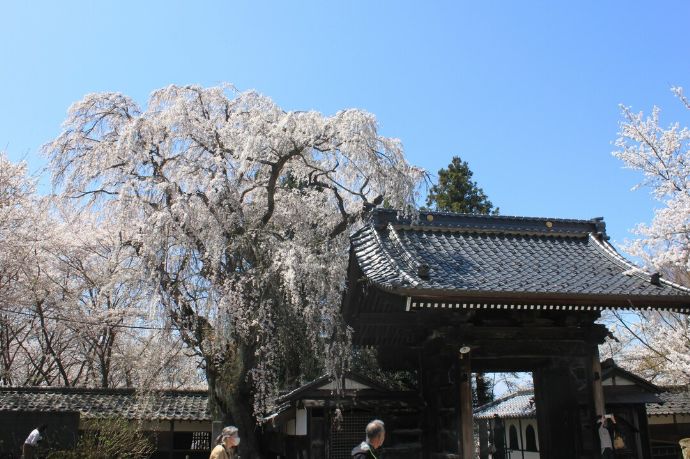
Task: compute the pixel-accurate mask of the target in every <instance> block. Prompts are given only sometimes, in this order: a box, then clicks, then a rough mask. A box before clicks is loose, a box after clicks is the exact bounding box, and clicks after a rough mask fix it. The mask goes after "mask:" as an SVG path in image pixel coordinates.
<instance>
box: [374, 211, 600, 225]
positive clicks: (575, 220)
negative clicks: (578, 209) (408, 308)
mask: <svg viewBox="0 0 690 459" xmlns="http://www.w3.org/2000/svg"><path fill="white" fill-rule="evenodd" d="M384 213H385V214H395V215H396V217H397V215H398V210H396V209H376V210H375V211H374V213H373V214H372V215H373V217H374V219H376V217H378V216H379V215H380V214H384ZM421 214H425V215H440V216H447V217H470V218H478V219H487V220H525V221H557V222H572V223H594V222H602V223H603V220H604V217H593V218H589V219H586V218H562V217H529V216H524V215H491V214H473V213H461V212H445V211H439V210H419V211H417V216H419V215H421Z"/></svg>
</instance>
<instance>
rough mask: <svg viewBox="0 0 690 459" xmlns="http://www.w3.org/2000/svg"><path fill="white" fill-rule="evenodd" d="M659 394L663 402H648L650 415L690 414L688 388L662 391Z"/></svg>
mask: <svg viewBox="0 0 690 459" xmlns="http://www.w3.org/2000/svg"><path fill="white" fill-rule="evenodd" d="M658 396H659V398H660V399H661V400H663V403H647V414H648V415H649V416H663V415H673V414H690V391H688V390H687V388H685V389H675V390H669V391H667V392H661V393H660V394H658Z"/></svg>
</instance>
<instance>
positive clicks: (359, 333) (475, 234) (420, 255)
mask: <svg viewBox="0 0 690 459" xmlns="http://www.w3.org/2000/svg"><path fill="white" fill-rule="evenodd" d="M607 308H614V309H647V308H654V309H662V310H673V311H680V312H687V311H688V309H689V308H690V290H688V289H686V288H684V287H681V286H679V285H676V284H673V283H671V282H667V281H666V280H664V279H662V278H661V277H660V276H659V275H658V274H650V273H646V272H643V271H642V270H640V269H639V268H636V267H635V266H633V265H632V264H631V263H630V262H628V261H627V260H625V259H624V258H623V257H621V256H620V255H619V254H618V253H617V252H616V251H615V249H614V248H613V247H612V246H611V245H610V244H609V243H608V237H607V236H606V232H605V225H604V222H603V220H602V219H600V218H597V219H592V220H565V219H544V218H521V217H502V216H484V215H460V214H449V213H437V212H421V213H420V214H418V215H415V216H413V217H403V216H400V215H399V214H398V213H397V212H395V211H391V210H379V211H376V212H375V213H374V215H373V217H372V221H371V223H370V224H369V225H367V226H365V227H364V228H362V229H361V230H359V231H358V232H356V233H355V234H354V235H352V237H351V251H350V264H349V268H348V289H347V293H346V296H345V298H344V302H343V314H344V317H345V319H346V321H347V322H348V323H349V324H350V325H351V326H352V327H353V329H354V331H355V333H354V342H355V344H357V345H361V346H372V347H376V348H377V349H378V353H379V360H380V363H381V365H382V366H383V367H384V368H388V369H408V370H414V371H416V372H417V373H418V375H419V391H420V395H421V397H422V398H423V400H424V406H425V408H424V409H423V412H422V415H421V419H420V428H421V430H422V432H423V436H422V453H421V456H422V457H424V458H425V459H436V458H439V459H440V458H462V459H469V458H473V457H475V453H474V442H473V431H472V429H473V422H472V394H471V372H473V371H474V372H492V371H530V372H532V374H533V378H534V388H535V403H536V407H537V417H538V419H537V422H538V429H539V432H540V435H539V451H540V454H541V457H543V458H552V459H560V458H564V459H565V458H568V459H571V458H598V457H599V456H600V455H599V443H598V436H597V432H596V427H595V423H594V420H595V418H596V416H597V415H600V414H602V413H603V410H604V396H603V390H602V387H601V368H600V365H599V353H598V345H599V344H601V343H602V342H603V341H604V339H605V337H606V336H607V334H608V333H609V332H608V330H607V329H606V327H604V326H603V325H600V324H597V323H595V322H596V320H597V319H598V318H599V317H600V316H601V313H602V311H603V310H604V309H607ZM416 457H419V454H418V455H417V456H416Z"/></svg>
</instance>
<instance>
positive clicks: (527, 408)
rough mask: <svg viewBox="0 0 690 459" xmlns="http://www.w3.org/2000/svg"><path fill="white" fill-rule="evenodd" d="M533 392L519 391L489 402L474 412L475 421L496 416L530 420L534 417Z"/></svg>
mask: <svg viewBox="0 0 690 459" xmlns="http://www.w3.org/2000/svg"><path fill="white" fill-rule="evenodd" d="M536 412H537V411H536V408H535V406H534V391H532V390H520V391H517V392H514V393H512V394H509V395H506V396H505V397H503V398H499V399H498V400H494V401H493V402H489V403H487V404H486V405H482V406H480V407H478V408H477V409H475V410H474V417H475V418H477V419H491V418H493V417H494V416H498V417H500V418H502V419H507V418H530V417H534V416H536Z"/></svg>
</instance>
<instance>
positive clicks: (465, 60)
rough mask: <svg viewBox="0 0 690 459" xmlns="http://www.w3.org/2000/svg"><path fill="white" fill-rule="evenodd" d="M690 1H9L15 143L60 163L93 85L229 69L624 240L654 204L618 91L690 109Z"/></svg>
mask: <svg viewBox="0 0 690 459" xmlns="http://www.w3.org/2000/svg"><path fill="white" fill-rule="evenodd" d="M689 19H690V2H682V1H677V2H673V1H668V2H667V1H664V2H637V1H630V0H628V1H604V2H602V1H578V2H554V1H551V2H547V1H543V2H516V1H503V2H498V1H475V2H465V1H447V2H446V1H437V2H421V1H414V2H411V1H400V0H398V1H374V0H368V1H365V0H348V1H340V2H335V1H331V2H326V1H291V2H284V1H275V2H264V1H223V2H221V1H217V2H213V1H198V2H180V1H174V0H169V1H145V2H144V1H142V2H130V1H118V2H115V1H109V2H108V1H100V2H92V1H89V2H87V1H83V2H77V1H63V2H53V1H34V2H20V1H8V0H0V150H5V151H6V152H7V153H8V155H9V156H10V158H12V159H14V160H19V159H26V160H27V161H28V162H29V164H30V167H31V169H32V170H33V171H38V170H39V169H40V168H41V167H42V166H44V165H45V161H44V159H43V158H41V157H40V155H39V148H40V146H41V145H42V144H43V143H45V142H46V141H48V140H49V139H51V138H52V137H54V136H55V135H57V134H58V133H59V130H60V124H61V123H62V121H63V119H64V117H65V113H66V110H67V108H68V107H69V105H70V104H71V103H73V102H75V101H77V100H79V99H80V98H81V97H82V96H83V95H84V94H87V93H90V92H97V91H117V92H122V93H125V94H127V95H130V96H132V97H134V98H135V99H137V100H139V101H140V102H141V103H142V104H143V103H145V101H146V98H147V96H148V94H149V93H150V92H151V91H152V90H154V89H156V88H159V87H162V86H165V85H168V84H170V83H179V84H187V83H197V84H201V85H205V86H209V85H215V84H218V83H221V82H231V83H233V84H235V85H236V86H237V87H238V88H239V89H256V90H258V91H260V92H262V93H264V94H266V95H268V96H270V97H272V98H273V99H274V100H275V101H276V102H277V103H278V104H280V105H281V106H282V107H283V108H284V109H287V110H307V109H315V110H318V111H321V112H324V113H326V114H332V113H334V112H336V111H337V110H339V109H343V108H348V107H358V108H363V109H366V110H368V111H370V112H372V113H374V114H376V116H377V118H378V120H379V123H380V127H381V132H382V133H383V134H384V135H388V136H392V137H398V138H400V139H402V141H403V144H404V146H405V150H406V153H407V156H408V159H409V160H410V161H411V162H413V163H415V164H417V165H419V166H422V167H424V168H426V169H427V170H429V171H430V172H434V173H435V172H436V171H438V169H439V168H441V167H444V166H446V165H447V164H448V162H449V161H450V158H451V157H452V156H453V155H459V156H461V157H462V158H463V159H464V160H466V161H468V162H469V164H470V167H471V169H472V170H473V171H474V172H475V179H476V180H477V181H478V182H479V185H480V186H482V187H483V188H484V191H485V192H486V193H487V194H488V196H489V197H490V199H491V200H492V201H493V203H494V204H495V205H497V206H499V207H500V209H501V213H502V214H506V215H528V216H545V217H564V218H590V217H595V216H603V217H605V219H606V222H607V227H608V232H609V234H610V235H611V236H612V239H613V240H614V242H620V241H622V240H623V239H625V238H626V237H630V235H629V233H628V230H629V229H630V228H632V227H633V226H634V225H635V224H636V223H637V222H641V221H649V220H650V219H651V216H652V209H653V207H654V206H655V205H656V204H655V203H654V202H653V201H652V200H651V199H650V198H649V194H648V191H647V190H641V191H637V192H631V191H630V188H631V187H632V186H633V185H634V184H635V183H636V182H637V181H638V180H639V179H640V176H639V175H638V174H637V173H635V172H632V171H629V170H624V169H623V168H622V164H621V163H620V162H619V161H618V160H616V159H615V158H613V157H612V156H611V154H610V152H611V150H612V149H613V146H612V141H613V140H614V139H615V138H616V132H617V128H618V123H619V121H620V113H619V109H618V104H619V103H624V104H626V105H631V106H632V107H633V108H634V109H635V110H644V111H645V112H649V111H650V109H651V107H652V105H654V104H657V105H659V106H661V107H662V108H663V112H662V120H663V121H664V123H665V124H667V123H670V122H672V121H675V120H678V121H681V122H682V123H683V124H687V123H684V121H685V120H687V118H688V117H687V114H686V113H685V112H684V111H683V110H682V108H681V106H680V104H679V103H677V102H676V100H675V99H674V98H673V96H672V94H671V92H670V91H669V88H670V87H671V86H673V85H679V86H687V87H688V89H690V35H688V20H689Z"/></svg>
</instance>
